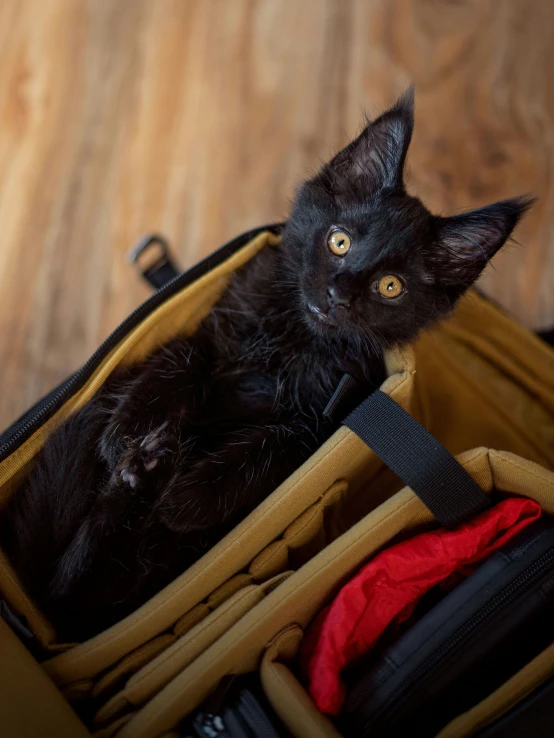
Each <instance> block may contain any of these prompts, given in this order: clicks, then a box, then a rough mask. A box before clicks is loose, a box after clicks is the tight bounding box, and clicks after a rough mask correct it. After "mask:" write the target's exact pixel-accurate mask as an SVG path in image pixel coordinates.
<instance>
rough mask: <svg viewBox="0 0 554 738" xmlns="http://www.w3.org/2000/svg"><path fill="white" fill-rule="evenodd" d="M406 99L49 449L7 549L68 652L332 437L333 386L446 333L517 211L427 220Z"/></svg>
mask: <svg viewBox="0 0 554 738" xmlns="http://www.w3.org/2000/svg"><path fill="white" fill-rule="evenodd" d="M412 127H413V94H412V92H411V91H409V92H408V93H407V94H406V95H404V97H403V98H401V99H400V100H399V102H398V103H397V104H396V105H395V106H394V107H393V108H392V109H391V110H389V111H387V112H386V113H384V114H383V115H382V116H380V117H379V118H378V119H377V120H375V121H374V122H373V123H371V124H369V125H368V126H367V128H366V129H365V130H364V131H363V132H362V134H361V135H360V136H359V137H358V138H357V139H356V140H355V141H353V142H352V143H351V144H349V145H348V146H347V147H346V148H345V149H344V150H343V151H341V152H340V153H339V154H337V156H335V158H334V159H333V160H332V161H331V162H330V163H329V164H327V165H325V166H324V167H323V168H322V170H321V171H320V172H319V173H318V174H317V175H316V176H315V177H313V179H311V180H309V181H307V182H306V183H305V184H304V185H302V187H301V188H300V190H299V191H298V194H297V197H296V201H295V203H294V207H293V210H292V214H291V216H290V220H289V221H288V223H287V225H286V228H285V230H284V233H283V240H282V243H281V245H280V246H278V247H267V248H266V249H264V250H263V251H262V252H261V253H260V254H258V255H257V256H256V257H255V258H254V259H252V261H251V262H250V263H248V264H247V265H246V266H245V267H244V268H243V269H241V270H240V271H239V272H238V273H237V274H236V275H235V277H234V279H233V281H232V283H231V285H230V287H229V288H228V289H227V291H226V292H225V294H224V295H223V297H222V298H221V299H220V301H219V302H218V304H217V305H216V306H215V307H214V308H213V310H212V312H211V313H210V315H209V316H208V317H207V318H206V319H205V320H204V322H203V323H202V325H201V326H200V328H199V330H198V332H197V333H196V334H195V335H194V336H193V337H192V338H182V337H181V338H176V339H174V340H173V341H171V342H170V343H169V344H168V345H166V346H164V347H162V348H160V349H159V350H158V351H157V353H155V354H154V355H153V356H151V357H150V359H148V361H146V362H145V363H144V364H143V365H142V366H140V367H138V368H135V369H133V370H132V371H130V372H128V373H127V374H125V375H119V376H116V377H114V378H112V379H111V380H110V382H109V383H108V385H107V386H106V387H105V388H104V389H103V390H102V391H101V392H100V393H99V394H98V396H97V397H96V398H95V400H94V401H93V402H91V403H90V404H89V405H88V406H87V407H86V408H85V409H84V410H83V411H81V412H80V413H78V414H77V415H76V416H74V417H73V418H71V419H69V420H68V421H67V422H66V423H65V424H64V425H63V426H62V427H61V428H60V429H59V430H58V431H57V432H56V433H54V435H53V436H52V437H51V439H50V440H49V441H48V443H47V444H46V446H45V448H44V450H43V452H42V453H41V454H40V455H39V457H38V459H37V461H36V464H35V466H34V468H33V470H32V472H31V473H30V475H29V478H28V479H27V481H26V482H25V484H24V487H23V488H22V489H20V490H19V491H18V492H17V494H15V495H14V496H13V498H12V501H11V502H10V504H9V506H8V511H7V512H8V515H7V517H6V519H5V520H4V526H3V527H4V539H5V544H6V546H7V548H8V551H9V554H10V556H11V558H12V560H13V562H14V565H15V567H16V568H17V570H18V572H19V574H20V575H21V577H22V580H23V582H24V583H25V585H26V586H27V588H28V590H29V593H30V594H31V596H32V597H33V598H35V600H36V601H37V603H38V604H39V605H40V606H41V608H42V609H43V611H44V612H45V613H46V614H47V615H48V616H50V618H51V619H52V620H53V622H54V623H55V625H56V626H57V628H58V633H59V637H60V638H63V639H70V640H81V639H83V638H87V637H89V636H91V635H92V634H94V633H97V632H99V631H100V630H102V629H103V628H106V627H107V626H109V625H111V624H112V623H114V622H116V621H117V620H118V619H120V618H122V617H123V616H125V615H126V614H128V613H129V612H131V611H132V610H133V609H135V608H136V607H137V606H138V605H140V604H141V603H143V602H144V601H145V600H146V599H147V598H149V597H150V596H152V595H153V594H154V593H155V592H156V591H158V590H159V589H161V588H162V587H163V586H165V585H166V584H167V583H168V582H169V581H170V580H171V579H173V578H174V577H175V576H176V575H178V574H179V573H180V572H181V571H183V570H184V569H185V568H186V567H187V566H189V565H190V564H191V563H192V562H193V561H194V560H196V559H197V558H198V557H199V556H200V555H201V554H202V553H203V552H204V551H205V550H206V549H207V548H208V547H209V546H211V545H213V543H214V542H215V541H216V540H218V539H219V538H221V536H222V535H224V534H225V532H227V531H228V530H229V529H230V528H231V527H232V526H234V525H235V524H236V523H237V522H238V521H239V520H240V519H241V518H243V517H244V516H245V515H246V514H247V513H248V512H250V511H251V510H252V509H253V508H254V507H255V506H256V505H257V504H258V503H259V502H260V501H261V500H263V499H264V498H265V497H266V496H267V495H268V494H269V493H270V492H271V491H272V490H273V489H275V488H276V487H277V486H278V485H279V484H280V483H281V482H282V481H283V480H284V479H286V477H287V476H289V475H290V474H291V472H293V471H294V469H296V468H297V467H298V466H299V465H300V464H302V462H303V461H305V460H306V459H307V458H308V457H309V456H310V455H311V454H312V453H313V452H314V451H315V450H316V449H317V448H318V446H320V444H321V443H322V442H323V441H324V440H325V439H326V438H328V437H329V435H330V434H331V433H332V432H333V431H334V429H335V424H333V423H332V422H330V421H328V420H326V419H325V418H324V416H323V410H324V408H325V406H326V405H327V403H328V402H329V399H330V398H331V396H332V395H333V392H334V390H335V389H336V387H337V384H338V383H339V381H340V379H341V377H342V376H343V374H344V373H349V374H350V375H352V376H354V377H355V378H356V379H357V380H358V381H359V383H360V385H365V386H366V387H368V388H370V387H375V386H376V385H377V384H378V383H379V381H380V379H381V376H382V352H383V350H384V349H385V348H386V347H388V346H392V345H393V344H398V343H406V342H409V341H412V340H413V339H414V338H415V337H416V336H417V334H418V332H419V331H421V330H422V329H423V328H425V327H426V326H428V325H430V324H431V323H433V322H434V321H436V320H438V319H439V318H442V317H443V316H445V315H446V314H447V313H448V312H449V311H450V310H451V309H452V307H453V306H454V304H455V303H456V301H457V300H458V298H459V297H460V296H461V295H462V294H463V293H464V292H465V290H466V289H467V287H469V285H471V284H472V283H473V282H474V281H475V279H476V278H477V277H478V276H479V274H480V273H481V271H482V269H483V268H484V267H485V266H486V264H487V262H488V261H489V259H490V258H491V257H492V256H493V255H494V254H495V253H496V251H498V249H499V248H500V247H501V246H502V244H503V243H504V242H505V240H506V239H507V238H508V236H509V235H510V233H511V231H512V229H513V228H514V226H515V225H516V223H517V221H518V220H519V218H520V216H521V215H522V214H523V213H524V212H525V210H526V209H527V207H528V206H529V201H528V200H525V199H514V200H507V201H505V202H501V203H497V204H496V205H491V206H489V207H486V208H483V209H481V210H478V211H475V212H472V213H467V214H465V215H458V216H455V217H453V218H440V217H436V216H433V215H431V213H429V211H428V210H427V209H426V208H425V207H424V205H423V204H422V203H421V202H420V201H419V200H418V199H417V198H414V197H410V196H409V195H408V194H407V193H406V191H405V189H404V185H403V178H402V172H403V167H404V160H405V157H406V151H407V149H408V145H409V143H410V137H411V134H412Z"/></svg>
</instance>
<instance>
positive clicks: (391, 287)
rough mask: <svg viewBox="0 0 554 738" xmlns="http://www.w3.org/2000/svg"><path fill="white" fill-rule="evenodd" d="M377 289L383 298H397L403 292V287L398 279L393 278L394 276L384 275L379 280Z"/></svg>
mask: <svg viewBox="0 0 554 738" xmlns="http://www.w3.org/2000/svg"><path fill="white" fill-rule="evenodd" d="M377 289H378V290H379V294H380V295H383V297H387V298H391V297H398V295H401V294H402V293H403V292H404V285H403V284H402V282H401V281H400V280H399V279H398V277H395V276H394V274H386V275H385V276H384V277H381V279H380V280H379V286H378V288H377Z"/></svg>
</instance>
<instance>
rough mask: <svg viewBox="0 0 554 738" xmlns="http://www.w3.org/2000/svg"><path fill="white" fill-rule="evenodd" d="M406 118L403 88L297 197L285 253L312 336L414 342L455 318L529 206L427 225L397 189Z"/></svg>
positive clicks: (420, 209) (409, 97)
mask: <svg viewBox="0 0 554 738" xmlns="http://www.w3.org/2000/svg"><path fill="white" fill-rule="evenodd" d="M413 110H414V95H413V88H410V89H409V90H408V91H407V92H406V93H405V94H404V95H403V96H402V97H401V98H400V99H399V100H398V102H397V103H396V104H395V105H394V107H392V108H391V109H390V110H387V111H386V112H385V113H383V115H381V116H380V117H378V118H377V119H376V120H374V121H373V122H371V123H368V125H367V127H366V128H365V129H364V130H363V131H362V133H361V134H360V135H359V136H358V138H356V139H355V140H354V141H352V142H351V143H350V144H349V145H348V146H347V147H346V148H345V149H343V150H342V151H340V152H339V153H338V154H337V155H336V156H335V157H334V158H333V159H331V161H330V162H329V163H328V164H325V165H324V166H323V168H322V169H321V170H320V171H319V172H318V173H317V174H316V175H315V176H314V177H313V178H312V179H310V180H308V181H307V182H305V183H304V184H303V185H302V186H301V188H300V189H299V191H298V193H297V197H296V201H295V203H294V207H293V209H292V213H291V217H290V219H289V222H288V223H287V226H286V229H285V232H284V235H283V245H284V252H285V253H286V254H287V257H288V260H289V264H290V266H291V271H292V272H293V274H294V275H295V276H294V278H295V280H297V283H298V294H299V299H300V310H301V312H302V316H303V319H304V320H305V322H306V323H307V324H308V325H309V326H310V328H311V329H312V330H313V331H314V333H316V334H317V335H322V336H325V337H327V338H328V337H330V336H331V335H343V336H348V335H356V334H357V335H362V336H363V335H365V336H368V337H371V339H372V342H373V343H374V342H375V341H377V342H378V343H379V345H380V346H381V347H386V346H390V345H392V344H395V343H406V342H409V341H411V340H413V339H414V338H415V337H416V336H417V334H418V333H419V331H421V330H422V329H423V328H425V327H426V326H428V325H429V324H431V323H433V322H434V321H436V320H438V319H440V318H441V317H443V316H445V315H446V314H447V313H448V312H449V311H450V310H451V309H452V307H453V306H454V304H455V303H456V301H457V300H458V299H459V298H460V297H461V295H462V294H463V293H464V292H465V291H466V290H467V288H468V287H470V286H471V285H472V284H473V283H474V282H475V280H476V279H477V277H478V276H479V275H480V274H481V272H482V270H483V269H484V268H485V266H486V265H487V263H488V262H489V260H490V259H491V258H492V257H493V256H494V254H495V253H496V252H497V251H498V250H499V249H500V247H501V246H502V245H503V244H504V243H505V241H506V239H507V238H508V237H509V236H510V234H511V232H512V230H513V228H514V227H515V225H516V224H517V222H518V220H519V219H520V217H521V216H522V215H523V213H524V212H525V211H526V210H527V208H528V207H529V206H530V204H531V202H532V201H531V200H530V199H528V198H515V199H512V200H505V201H503V202H498V203H496V204H494V205H489V206H487V207H485V208H481V209H480V210H475V211H472V212H469V213H464V214H462V215H456V216H454V217H450V218H442V217H438V216H434V215H432V214H431V213H430V212H429V211H428V210H427V208H426V207H425V206H424V205H423V203H422V202H421V201H420V200H419V199H418V198H415V197H411V196H410V195H408V194H407V193H406V190H405V189H404V182H403V169H404V162H405V159H406V153H407V150H408V146H409V144H410V139H411V136H412V130H413V122H414V116H413Z"/></svg>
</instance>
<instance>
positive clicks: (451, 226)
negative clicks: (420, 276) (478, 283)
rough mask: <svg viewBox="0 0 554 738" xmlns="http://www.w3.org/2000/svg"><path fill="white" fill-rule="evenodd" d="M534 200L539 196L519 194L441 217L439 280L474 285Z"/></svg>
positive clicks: (434, 258) (436, 266) (436, 260)
mask: <svg viewBox="0 0 554 738" xmlns="http://www.w3.org/2000/svg"><path fill="white" fill-rule="evenodd" d="M534 202H535V198H531V197H515V198H513V199H511V200H503V201H502V202H497V203H495V204H494V205H487V207H484V208H481V209H480V210H473V211H472V212H469V213H463V214H462V215H455V216H454V217H451V218H438V219H437V220H438V243H437V249H436V251H435V252H434V253H433V256H432V261H433V265H434V269H435V270H436V273H437V279H438V281H439V282H441V283H442V284H445V285H447V284H450V285H457V286H460V287H462V288H464V289H465V287H469V286H470V285H472V284H473V282H475V280H476V279H477V277H478V276H479V275H480V274H481V272H482V271H483V269H484V268H485V267H486V265H487V264H488V262H489V261H490V260H491V259H492V257H493V256H494V255H495V254H496V252H497V251H498V250H499V249H500V248H501V247H502V246H503V245H504V243H505V242H506V240H507V239H508V238H509V236H510V234H511V233H512V231H513V230H514V228H515V227H516V225H517V223H518V221H519V220H520V218H521V217H522V216H523V214H524V213H525V212H526V211H527V210H528V209H529V208H530V207H531V205H532V204H533V203H534Z"/></svg>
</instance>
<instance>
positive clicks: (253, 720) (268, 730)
mask: <svg viewBox="0 0 554 738" xmlns="http://www.w3.org/2000/svg"><path fill="white" fill-rule="evenodd" d="M238 708H239V711H240V713H241V715H242V716H243V718H244V720H245V721H246V724H247V725H248V727H249V728H250V729H251V730H252V731H253V733H254V735H255V736H256V738H279V734H278V733H277V732H276V730H275V727H274V726H273V723H272V722H271V721H270V719H269V717H268V716H267V715H266V714H265V712H264V711H263V708H262V707H261V705H260V704H259V702H258V701H257V699H256V698H255V697H254V695H253V694H252V692H249V691H248V690H245V691H244V692H242V694H241V695H240V697H239V704H238Z"/></svg>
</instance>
